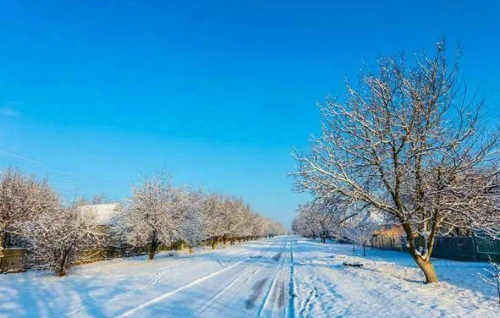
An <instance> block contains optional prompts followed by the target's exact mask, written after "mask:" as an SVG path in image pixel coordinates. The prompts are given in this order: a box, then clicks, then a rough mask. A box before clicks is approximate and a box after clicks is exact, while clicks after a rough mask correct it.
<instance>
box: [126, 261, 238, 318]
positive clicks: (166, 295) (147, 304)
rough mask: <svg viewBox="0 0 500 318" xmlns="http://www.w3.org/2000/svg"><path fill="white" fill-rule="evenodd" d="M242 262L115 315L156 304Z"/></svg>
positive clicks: (127, 313) (132, 312) (130, 312)
mask: <svg viewBox="0 0 500 318" xmlns="http://www.w3.org/2000/svg"><path fill="white" fill-rule="evenodd" d="M243 262H244V261H239V262H237V263H235V264H233V265H230V266H228V267H225V268H223V269H220V270H218V271H215V272H213V273H211V274H208V275H206V276H203V277H201V278H198V279H196V280H194V281H192V282H191V283H189V284H187V285H184V286H182V287H179V288H176V289H174V290H172V291H170V292H168V293H165V294H163V295H161V296H158V297H155V298H153V299H151V300H150V301H147V302H145V303H143V304H141V305H139V306H137V307H135V308H132V309H130V310H128V311H127V312H125V313H123V314H121V315H119V316H117V317H129V316H130V315H132V314H135V313H136V312H138V311H139V310H141V309H144V308H147V307H149V306H151V305H154V304H156V303H158V302H160V301H162V300H164V299H166V298H168V297H170V296H173V295H175V294H177V293H179V292H181V291H183V290H185V289H188V288H189V287H192V286H195V285H197V284H200V283H202V282H204V281H206V280H208V279H210V278H212V277H215V276H217V275H219V274H222V273H223V272H225V271H228V270H230V269H231V268H234V267H236V266H238V265H240V264H242V263H243Z"/></svg>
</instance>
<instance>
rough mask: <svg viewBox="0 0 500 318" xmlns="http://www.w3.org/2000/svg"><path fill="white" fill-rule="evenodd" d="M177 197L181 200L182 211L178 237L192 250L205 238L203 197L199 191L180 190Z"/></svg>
mask: <svg viewBox="0 0 500 318" xmlns="http://www.w3.org/2000/svg"><path fill="white" fill-rule="evenodd" d="M179 196H180V197H181V199H182V200H181V202H182V203H181V204H180V208H181V209H182V210H183V211H182V212H181V214H182V221H181V225H180V231H179V237H180V238H182V240H183V241H185V242H186V243H187V244H189V247H190V248H192V247H194V246H197V245H198V244H200V242H201V241H203V240H205V239H206V238H207V234H206V231H205V228H204V226H205V224H206V223H207V221H206V216H205V214H204V213H203V207H204V196H203V194H202V193H201V192H199V191H191V190H189V189H184V190H181V191H180V193H179Z"/></svg>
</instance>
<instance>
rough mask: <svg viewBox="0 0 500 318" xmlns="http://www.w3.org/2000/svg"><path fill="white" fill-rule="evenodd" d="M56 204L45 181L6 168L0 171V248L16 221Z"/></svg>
mask: <svg viewBox="0 0 500 318" xmlns="http://www.w3.org/2000/svg"><path fill="white" fill-rule="evenodd" d="M58 205H59V198H58V195H57V194H56V193H55V192H54V191H53V190H52V189H51V188H50V187H49V185H48V184H47V182H46V181H44V180H37V179H35V178H34V177H28V176H25V175H23V174H21V173H20V172H18V171H14V170H11V169H8V170H6V171H4V172H3V173H2V174H1V175H0V248H1V247H9V245H10V244H11V242H10V240H9V239H8V238H9V237H10V235H9V233H10V234H21V236H22V233H19V232H20V229H19V225H20V224H21V223H23V222H26V221H29V220H31V219H33V218H34V217H36V216H37V215H39V214H41V213H44V212H46V211H52V210H54V209H56V208H57V207H58Z"/></svg>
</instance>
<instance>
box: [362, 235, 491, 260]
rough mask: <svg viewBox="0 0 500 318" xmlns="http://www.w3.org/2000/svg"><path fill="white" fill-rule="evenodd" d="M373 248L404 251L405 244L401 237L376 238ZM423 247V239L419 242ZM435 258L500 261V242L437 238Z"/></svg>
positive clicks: (466, 238)
mask: <svg viewBox="0 0 500 318" xmlns="http://www.w3.org/2000/svg"><path fill="white" fill-rule="evenodd" d="M371 243H372V246H373V247H376V248H380V249H387V250H395V251H404V250H406V246H405V243H404V242H403V241H402V240H401V239H400V238H399V237H387V236H374V237H373V238H372V241H371ZM417 245H419V246H423V239H418V240H417ZM432 256H433V257H437V258H444V259H453V260H459V261H487V260H488V259H490V258H491V259H493V260H495V261H500V240H493V239H491V238H485V237H437V238H436V241H435V243H434V250H433V252H432Z"/></svg>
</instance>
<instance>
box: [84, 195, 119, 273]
mask: <svg viewBox="0 0 500 318" xmlns="http://www.w3.org/2000/svg"><path fill="white" fill-rule="evenodd" d="M121 210H122V206H121V204H120V203H104V204H88V205H81V206H79V207H78V208H77V212H78V213H79V214H80V215H81V216H82V217H90V218H93V219H94V220H95V221H96V223H97V225H98V227H99V229H100V231H102V232H103V233H104V234H107V243H106V246H104V247H103V248H99V249H93V250H87V251H85V252H83V253H81V254H80V255H78V257H77V261H76V264H83V263H91V262H96V261H100V260H103V259H106V258H112V257H121V256H122V254H123V251H122V245H123V244H122V242H121V241H120V238H119V237H116V236H115V235H113V233H112V231H111V230H112V228H111V227H112V225H113V223H114V222H115V220H116V217H117V216H118V214H119V213H120V211H121Z"/></svg>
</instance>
